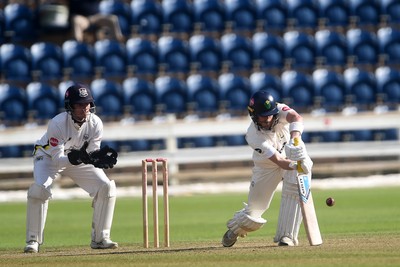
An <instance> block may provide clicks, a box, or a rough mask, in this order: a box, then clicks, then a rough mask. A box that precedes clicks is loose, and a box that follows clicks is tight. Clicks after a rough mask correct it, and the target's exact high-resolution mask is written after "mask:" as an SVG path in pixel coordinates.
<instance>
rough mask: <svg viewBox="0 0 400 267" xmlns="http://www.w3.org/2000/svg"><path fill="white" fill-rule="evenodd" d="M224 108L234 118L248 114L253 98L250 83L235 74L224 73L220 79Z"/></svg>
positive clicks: (221, 98)
mask: <svg viewBox="0 0 400 267" xmlns="http://www.w3.org/2000/svg"><path fill="white" fill-rule="evenodd" d="M218 84H219V88H220V97H219V99H220V101H221V105H222V108H223V109H225V111H226V112H228V113H230V114H231V115H232V116H237V115H239V116H241V115H244V114H247V105H248V102H249V99H250V97H251V87H250V81H249V79H248V78H247V77H243V76H239V75H237V74H234V73H223V74H221V75H220V76H219V77H218Z"/></svg>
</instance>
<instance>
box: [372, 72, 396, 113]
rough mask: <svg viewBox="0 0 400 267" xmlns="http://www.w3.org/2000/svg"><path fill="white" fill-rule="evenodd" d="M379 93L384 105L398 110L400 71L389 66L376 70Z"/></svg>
mask: <svg viewBox="0 0 400 267" xmlns="http://www.w3.org/2000/svg"><path fill="white" fill-rule="evenodd" d="M375 78H376V84H377V93H378V94H379V95H380V96H381V98H382V101H383V103H382V104H384V105H388V106H389V108H390V109H392V110H397V109H398V107H399V103H400V71H399V70H398V69H397V68H393V67H389V66H380V67H378V68H377V69H376V70H375Z"/></svg>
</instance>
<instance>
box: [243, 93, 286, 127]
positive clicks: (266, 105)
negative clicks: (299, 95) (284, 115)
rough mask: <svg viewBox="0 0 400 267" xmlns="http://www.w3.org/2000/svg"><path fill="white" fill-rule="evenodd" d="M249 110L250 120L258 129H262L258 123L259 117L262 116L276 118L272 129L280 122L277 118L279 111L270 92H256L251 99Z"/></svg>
mask: <svg viewBox="0 0 400 267" xmlns="http://www.w3.org/2000/svg"><path fill="white" fill-rule="evenodd" d="M247 110H248V111H249V115H250V118H251V119H252V120H253V122H254V123H255V124H256V125H257V126H258V127H261V126H260V125H259V123H258V117H260V116H261V117H266V116H274V120H275V123H274V124H273V125H272V127H273V126H275V125H276V123H277V122H278V121H277V116H278V113H279V109H278V106H277V104H276V102H275V99H274V97H273V96H272V95H271V94H270V93H269V92H268V91H265V90H260V91H257V92H255V93H254V94H253V95H252V96H251V98H250V102H249V105H248V106H247ZM272 127H271V128H272ZM268 130H269V129H268Z"/></svg>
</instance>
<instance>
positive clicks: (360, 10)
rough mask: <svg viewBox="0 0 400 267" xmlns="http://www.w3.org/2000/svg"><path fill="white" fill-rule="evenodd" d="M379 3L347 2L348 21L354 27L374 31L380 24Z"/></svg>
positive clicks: (367, 1)
mask: <svg viewBox="0 0 400 267" xmlns="http://www.w3.org/2000/svg"><path fill="white" fill-rule="evenodd" d="M378 2H379V1H376V0H349V8H350V20H351V24H352V25H353V26H355V27H360V28H368V29H370V30H375V29H376V27H377V25H379V22H380V15H379V14H380V9H379V4H378Z"/></svg>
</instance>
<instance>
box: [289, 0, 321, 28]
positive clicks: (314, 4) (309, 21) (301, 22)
mask: <svg viewBox="0 0 400 267" xmlns="http://www.w3.org/2000/svg"><path fill="white" fill-rule="evenodd" d="M286 2H287V8H288V19H289V22H288V26H289V27H294V28H295V29H298V30H299V29H312V30H313V29H315V28H317V26H318V20H319V5H318V1H317V0H287V1H286Z"/></svg>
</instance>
